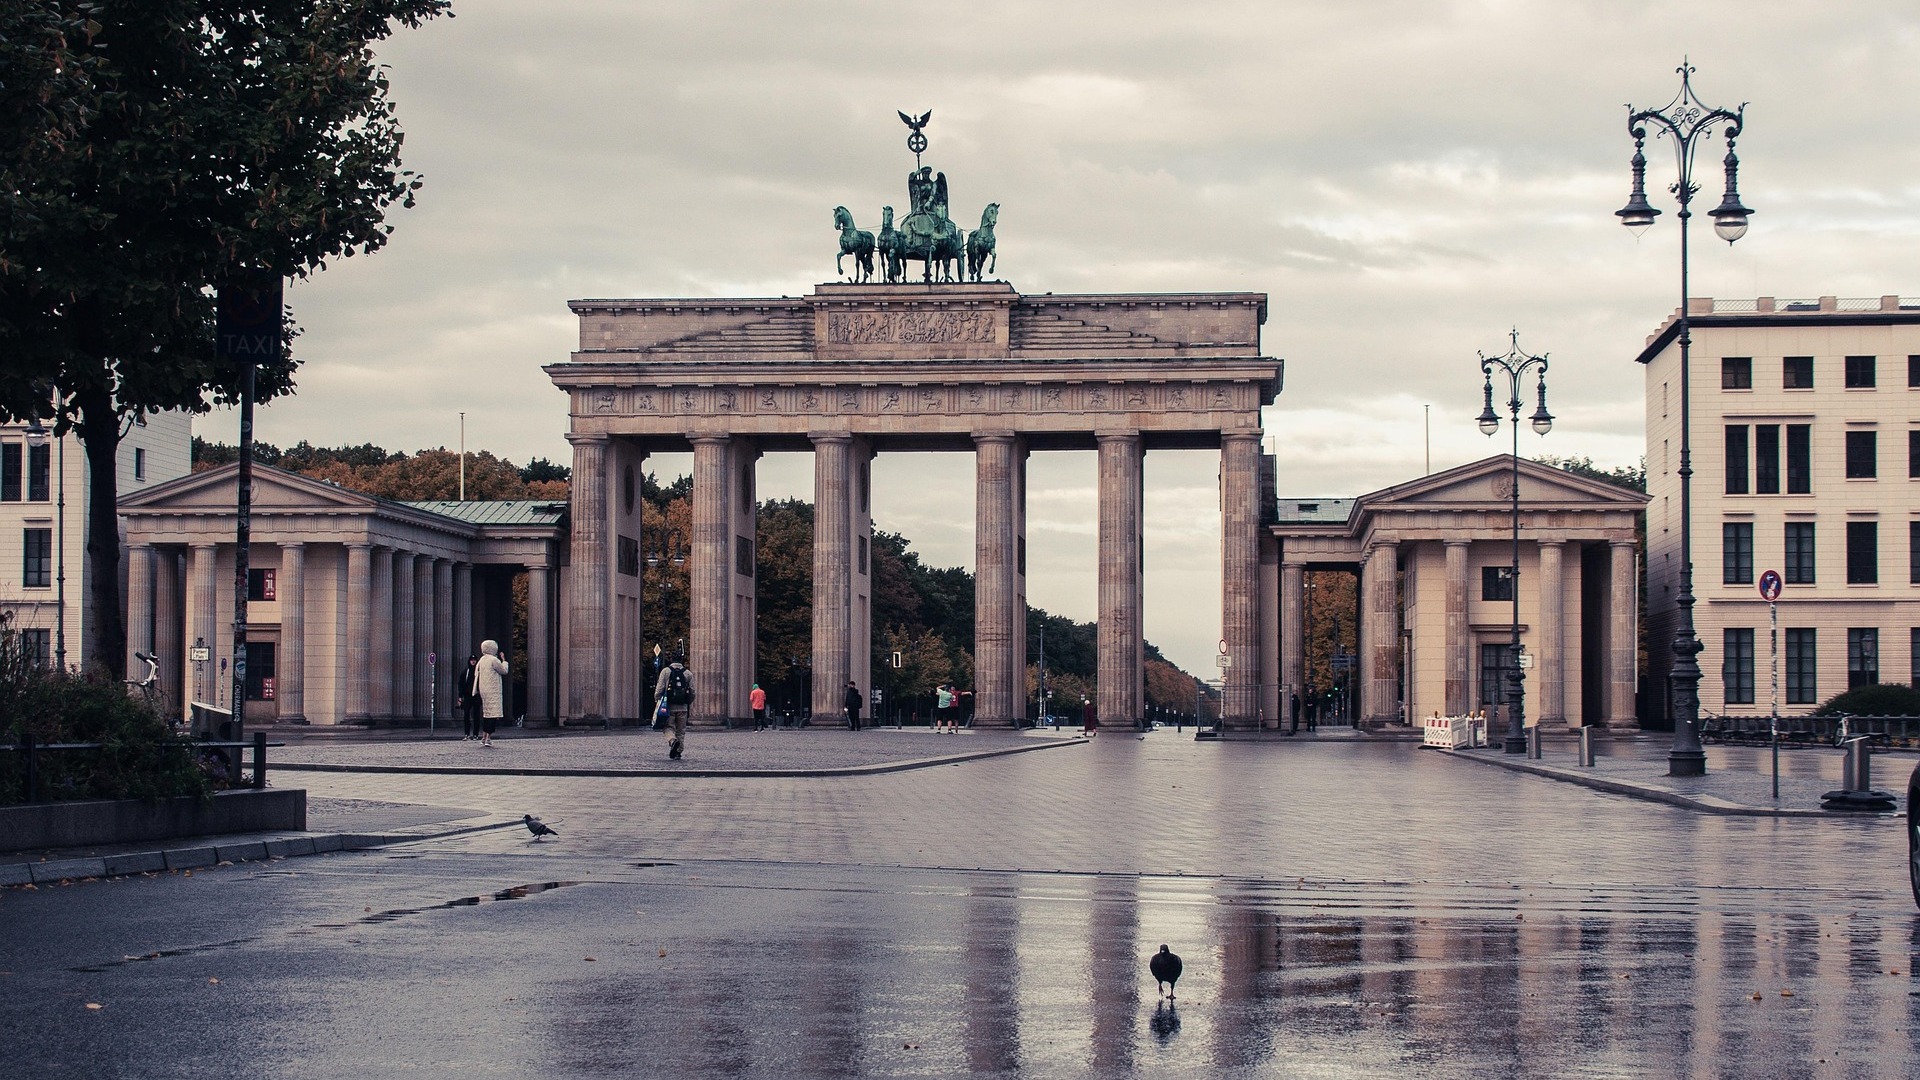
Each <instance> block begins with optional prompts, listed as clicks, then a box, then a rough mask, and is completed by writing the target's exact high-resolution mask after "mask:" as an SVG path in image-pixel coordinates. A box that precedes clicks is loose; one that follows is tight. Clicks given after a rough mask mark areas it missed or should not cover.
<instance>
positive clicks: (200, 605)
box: [187, 544, 222, 704]
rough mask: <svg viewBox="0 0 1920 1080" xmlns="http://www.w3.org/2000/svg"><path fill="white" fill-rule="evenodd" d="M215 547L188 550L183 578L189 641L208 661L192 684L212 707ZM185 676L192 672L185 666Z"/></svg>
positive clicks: (216, 674)
mask: <svg viewBox="0 0 1920 1080" xmlns="http://www.w3.org/2000/svg"><path fill="white" fill-rule="evenodd" d="M218 554H219V548H218V547H216V546H215V545H213V544H195V545H193V547H192V548H191V549H189V551H188V554H187V557H188V559H189V565H188V568H187V575H188V577H189V578H190V579H191V582H190V585H189V592H188V596H187V602H188V603H189V604H190V605H191V610H190V612H189V614H188V623H189V624H190V625H189V630H188V632H189V633H190V634H191V635H192V637H193V639H194V640H195V641H197V642H199V643H200V645H201V646H202V647H204V648H205V649H206V650H207V656H208V660H207V662H206V663H205V664H202V665H201V671H200V672H199V674H200V675H201V678H200V679H199V680H197V681H196V683H195V684H194V685H193V690H192V693H193V694H196V695H198V698H197V700H200V701H204V702H207V703H208V704H216V703H218V702H219V701H220V700H221V699H220V684H221V683H222V680H221V678H220V611H219V604H220V599H219V597H220V592H219V582H218V580H217V577H218V575H217V574H216V573H215V570H214V563H215V561H216V558H217V556H218ZM188 671H189V674H188V677H189V678H192V675H193V672H192V669H191V666H189V669H188Z"/></svg>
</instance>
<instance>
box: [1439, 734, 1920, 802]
mask: <svg viewBox="0 0 1920 1080" xmlns="http://www.w3.org/2000/svg"><path fill="white" fill-rule="evenodd" d="M1671 747H1672V737H1671V736H1669V735H1667V734H1665V733H1664V732H1644V733H1642V732H1632V733H1624V734H1621V735H1614V736H1609V737H1602V738H1601V739H1599V740H1597V741H1596V743H1595V756H1594V764H1593V766H1592V767H1590V768H1582V767H1581V766H1580V764H1579V749H1578V743H1577V742H1576V741H1574V740H1571V739H1548V740H1547V741H1546V744H1545V746H1544V748H1543V750H1542V759H1541V760H1539V761H1534V760H1532V759H1531V758H1528V757H1527V756H1526V755H1524V754H1507V753H1503V752H1502V751H1501V749H1500V747H1498V746H1492V747H1483V748H1480V749H1475V750H1435V751H1433V752H1434V753H1440V754H1446V755H1448V756H1450V757H1454V758H1458V759H1460V760H1462V761H1475V762H1479V763H1480V764H1482V765H1492V766H1496V767H1499V768H1503V769H1513V770H1515V771H1517V772H1527V773H1533V774H1534V775H1536V776H1544V777H1547V778H1549V779H1553V780H1561V781H1565V782H1567V783H1570V784H1579V785H1581V786H1583V787H1589V788H1593V789H1594V790H1596V791H1606V792H1612V793H1614V794H1617V795H1628V796H1632V797H1633V798H1637V799H1647V800H1650V801H1653V802H1663V803H1668V804H1670V805H1673V806H1682V807H1686V808H1687V809H1690V810H1696V811H1699V812H1701V813H1707V814H1723V815H1731V816H1746V817H1809V818H1830V819H1838V820H1858V819H1861V818H1869V819H1871V818H1876V817H1883V816H1885V815H1881V814H1870V813H1869V814H1863V813H1858V812H1849V811H1841V810H1823V809H1821V807H1820V797H1821V796H1822V795H1824V794H1826V793H1827V792H1829V791H1833V790H1836V789H1838V788H1839V787H1840V785H1841V778H1840V768H1841V759H1842V757H1843V756H1844V755H1843V754H1842V752H1841V751H1840V750H1839V749H1837V748H1828V747H1805V748H1796V749H1786V748H1782V749H1781V751H1780V795H1779V797H1778V798H1777V799H1776V798H1775V797H1774V795H1773V763H1772V760H1773V759H1772V752H1771V751H1770V750H1769V749H1768V748H1767V747H1764V746H1761V747H1753V746H1708V747H1707V748H1706V753H1707V772H1706V775H1705V776H1669V775H1667V753H1668V751H1669V750H1670V749H1671ZM1916 762H1920V757H1917V756H1916V755H1914V754H1909V753H1898V752H1894V753H1880V754H1875V755H1874V758H1873V787H1875V788H1877V789H1879V790H1881V791H1886V792H1891V793H1892V794H1894V795H1895V796H1899V797H1901V798H1902V799H1904V796H1905V794H1906V789H1907V777H1908V774H1909V773H1911V772H1912V771H1913V768H1914V765H1915V764H1916Z"/></svg>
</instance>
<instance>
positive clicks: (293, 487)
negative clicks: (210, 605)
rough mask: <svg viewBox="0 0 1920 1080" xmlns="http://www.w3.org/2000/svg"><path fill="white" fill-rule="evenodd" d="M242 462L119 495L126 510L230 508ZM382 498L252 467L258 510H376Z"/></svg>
mask: <svg viewBox="0 0 1920 1080" xmlns="http://www.w3.org/2000/svg"><path fill="white" fill-rule="evenodd" d="M239 472H240V466H238V465H222V466H220V467H218V468H214V469H208V470H206V471H205V472H197V473H189V474H188V475H186V476H182V477H180V478H178V479H176V480H169V481H167V482H166V483H164V484H159V485H156V486H154V487H152V488H149V489H148V490H146V491H142V492H139V493H137V494H133V495H128V496H125V497H123V498H122V499H121V500H120V510H121V512H122V513H126V512H129V511H156V510H164V511H170V512H182V511H186V512H191V511H195V510H206V511H225V512H228V513H231V512H232V511H233V508H234V500H235V498H236V494H237V483H236V478H237V477H238V475H239ZM382 505H383V504H382V502H381V500H379V499H376V498H373V497H372V496H370V495H363V494H361V493H360V492H357V491H348V490H347V489H345V488H340V487H335V486H334V485H332V484H329V483H326V482H325V481H321V480H315V479H312V478H311V477H306V476H301V475H299V474H297V473H290V472H284V471H282V470H280V469H275V468H273V467H271V466H267V465H255V466H254V467H253V508H254V511H255V512H256V513H260V512H267V513H270V512H272V511H275V510H321V509H326V510H341V509H351V510H364V511H366V512H369V513H371V512H373V511H375V510H378V509H379V508H380V507H381V506H382Z"/></svg>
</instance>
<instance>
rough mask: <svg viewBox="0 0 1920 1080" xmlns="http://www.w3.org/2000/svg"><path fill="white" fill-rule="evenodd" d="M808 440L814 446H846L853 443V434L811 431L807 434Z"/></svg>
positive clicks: (849, 432) (848, 432)
mask: <svg viewBox="0 0 1920 1080" xmlns="http://www.w3.org/2000/svg"><path fill="white" fill-rule="evenodd" d="M807 440H808V441H809V442H811V443H813V445H815V446H819V445H821V444H823V443H824V444H827V445H841V446H844V445H846V444H848V443H851V442H853V432H851V431H809V432H807Z"/></svg>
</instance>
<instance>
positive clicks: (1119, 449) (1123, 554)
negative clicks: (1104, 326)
mask: <svg viewBox="0 0 1920 1080" xmlns="http://www.w3.org/2000/svg"><path fill="white" fill-rule="evenodd" d="M1096 438H1097V441H1098V444H1099V451H1098V454H1099V469H1100V507H1099V513H1100V613H1099V622H1098V624H1097V631H1096V633H1097V640H1098V648H1099V652H1098V656H1097V661H1096V662H1097V664H1098V669H1097V685H1098V691H1097V692H1098V694H1099V698H1100V700H1099V701H1098V702H1097V703H1096V707H1097V709H1098V711H1099V717H1100V723H1102V724H1105V725H1112V726H1116V727H1117V726H1126V727H1132V726H1135V725H1137V724H1138V723H1139V722H1140V721H1141V720H1142V719H1143V718H1144V717H1145V715H1146V711H1145V710H1146V638H1145V637H1144V635H1143V633H1142V629H1141V627H1142V620H1141V611H1140V609H1141V603H1142V593H1141V565H1140V562H1141V557H1142V556H1141V540H1140V535H1141V533H1140V528H1141V515H1142V503H1143V500H1144V489H1143V486H1142V483H1143V472H1144V467H1145V461H1146V458H1145V454H1144V451H1143V449H1142V446H1141V442H1140V433H1139V432H1125V433H1120V434H1110V435H1099V436H1097V437H1096Z"/></svg>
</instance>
